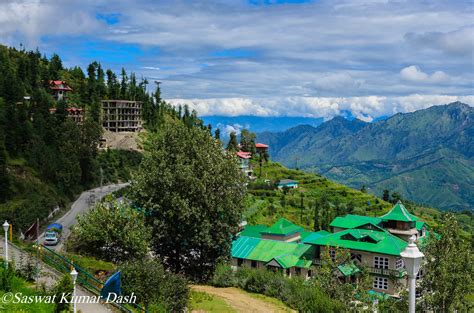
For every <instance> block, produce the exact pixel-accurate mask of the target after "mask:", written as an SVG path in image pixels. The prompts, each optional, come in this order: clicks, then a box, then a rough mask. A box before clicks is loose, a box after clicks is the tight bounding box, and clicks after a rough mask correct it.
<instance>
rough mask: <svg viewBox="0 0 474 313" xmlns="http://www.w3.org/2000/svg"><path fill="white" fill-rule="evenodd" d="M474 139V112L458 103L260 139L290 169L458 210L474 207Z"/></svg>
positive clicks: (330, 123)
mask: <svg viewBox="0 0 474 313" xmlns="http://www.w3.org/2000/svg"><path fill="white" fill-rule="evenodd" d="M472 138H474V109H473V108H471V107H469V106H468V105H466V104H463V103H459V102H455V103H451V104H449V105H443V106H433V107H430V108H428V109H425V110H420V111H416V112H413V113H406V114H396V115H394V116H392V117H391V118H389V119H387V120H383V121H378V122H375V123H364V122H362V121H359V120H354V121H348V120H345V119H343V118H335V119H333V120H331V121H328V122H326V123H323V124H322V125H320V126H318V127H317V128H314V127H310V126H303V127H296V128H293V129H290V130H288V131H286V132H283V133H261V134H259V135H258V140H259V141H261V142H264V143H268V144H269V145H270V154H271V155H272V158H273V159H274V160H276V161H279V162H282V163H283V164H285V165H287V166H296V165H297V166H298V167H299V168H302V169H305V170H309V171H316V172H319V173H321V174H323V175H325V176H327V177H328V178H330V179H333V180H335V181H337V182H340V183H344V184H347V185H349V186H351V187H354V188H360V187H361V186H362V185H366V186H367V187H368V190H369V192H372V193H375V194H378V195H380V194H381V193H382V190H383V189H389V190H392V191H398V192H399V193H401V194H402V196H404V197H405V198H408V199H410V200H413V201H415V202H418V203H426V204H429V205H431V206H435V207H439V208H442V209H453V210H463V209H471V210H472V208H473V207H474V187H473V186H474V141H473V140H472Z"/></svg>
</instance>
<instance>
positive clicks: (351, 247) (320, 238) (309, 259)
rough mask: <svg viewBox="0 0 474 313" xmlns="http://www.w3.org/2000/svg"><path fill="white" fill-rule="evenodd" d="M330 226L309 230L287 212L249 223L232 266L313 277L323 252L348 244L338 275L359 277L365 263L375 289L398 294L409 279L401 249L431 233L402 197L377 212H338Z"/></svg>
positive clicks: (330, 252) (330, 253) (234, 248)
mask: <svg viewBox="0 0 474 313" xmlns="http://www.w3.org/2000/svg"><path fill="white" fill-rule="evenodd" d="M330 227H331V231H332V232H327V231H324V230H321V231H318V232H311V231H307V230H305V229H303V228H302V227H300V226H298V225H295V224H293V223H291V222H290V221H288V220H286V219H284V218H281V219H279V220H278V221H277V222H276V223H275V224H273V225H272V226H270V227H268V226H265V225H247V226H246V227H245V228H244V229H243V231H242V232H241V233H240V234H239V235H238V237H237V239H236V240H234V242H233V245H232V259H233V266H234V267H240V266H247V267H251V268H268V269H272V270H275V271H282V272H283V273H284V274H285V275H288V276H295V275H300V276H303V277H311V275H313V273H314V268H315V267H316V266H319V265H320V264H321V260H322V258H323V256H324V255H325V254H327V255H328V256H329V257H331V258H333V259H336V253H337V251H338V249H345V250H348V251H349V252H350V259H348V260H345V261H344V262H343V263H342V264H339V265H338V266H337V268H335V269H334V274H335V276H336V277H338V278H340V279H341V280H345V281H347V280H349V281H354V282H355V281H357V276H358V274H359V273H360V272H361V268H362V267H364V268H366V269H367V270H368V272H369V273H370V274H371V276H372V279H373V286H372V287H373V291H374V292H379V293H384V294H387V295H391V296H398V294H399V290H400V289H401V287H403V286H406V284H407V281H406V271H405V268H404V264H403V259H402V258H401V256H400V253H401V252H402V251H403V250H404V249H405V248H406V246H407V244H408V243H407V241H408V238H409V237H410V236H412V235H415V236H416V237H417V239H418V241H419V244H420V246H421V247H422V246H423V243H424V241H425V240H426V238H428V236H429V231H428V230H427V229H428V225H427V224H426V223H424V222H423V221H420V220H419V218H418V217H416V216H414V215H412V214H411V213H409V212H408V210H407V209H406V208H405V206H403V204H402V203H401V202H398V203H397V204H396V205H395V206H394V207H393V208H392V209H391V210H390V211H389V212H388V213H386V214H384V215H382V216H378V217H372V216H360V215H351V214H348V215H346V216H340V217H336V218H335V219H334V220H333V221H332V222H331V224H330Z"/></svg>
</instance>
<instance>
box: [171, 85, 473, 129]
mask: <svg viewBox="0 0 474 313" xmlns="http://www.w3.org/2000/svg"><path fill="white" fill-rule="evenodd" d="M167 101H168V102H169V103H171V104H172V105H178V104H188V105H189V106H190V108H192V109H195V110H196V111H197V112H198V114H199V115H201V116H210V115H223V116H239V115H255V116H306V117H323V118H325V119H326V120H327V119H331V118H333V117H334V116H337V115H341V114H342V113H343V112H344V111H350V112H352V114H353V115H354V116H355V117H357V118H359V119H362V120H365V121H371V120H372V119H374V118H376V117H380V116H384V115H393V114H395V113H399V112H413V111H416V110H420V109H425V108H427V107H430V106H433V105H443V104H447V103H451V102H455V101H461V102H464V103H467V104H469V105H471V106H474V96H473V95H470V96H449V95H419V94H412V95H408V96H399V97H385V96H366V97H286V98H224V99H168V100H167ZM230 126H231V127H232V130H237V129H239V127H238V126H240V127H241V125H230ZM229 129H230V128H229Z"/></svg>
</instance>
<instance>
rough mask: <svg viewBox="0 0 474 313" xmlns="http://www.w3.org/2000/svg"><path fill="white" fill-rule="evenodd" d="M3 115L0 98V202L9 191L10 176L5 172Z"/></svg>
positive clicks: (5, 153) (5, 156)
mask: <svg viewBox="0 0 474 313" xmlns="http://www.w3.org/2000/svg"><path fill="white" fill-rule="evenodd" d="M3 125H5V115H4V111H3V99H2V98H0V202H3V201H5V200H6V199H7V197H8V195H9V193H10V178H9V176H8V172H7V151H6V149H5V130H4V128H3Z"/></svg>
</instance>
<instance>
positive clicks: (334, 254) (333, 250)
mask: <svg viewBox="0 0 474 313" xmlns="http://www.w3.org/2000/svg"><path fill="white" fill-rule="evenodd" d="M329 256H330V257H331V260H333V261H336V250H335V249H334V248H329Z"/></svg>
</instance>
